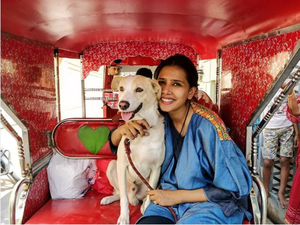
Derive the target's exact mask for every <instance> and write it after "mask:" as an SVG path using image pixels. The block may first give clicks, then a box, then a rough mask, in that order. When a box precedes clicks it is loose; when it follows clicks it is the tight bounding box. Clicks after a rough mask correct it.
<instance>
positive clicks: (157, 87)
mask: <svg viewBox="0 0 300 225" xmlns="http://www.w3.org/2000/svg"><path fill="white" fill-rule="evenodd" d="M151 84H152V87H153V90H154V93H155V95H156V99H157V101H158V100H159V99H160V96H161V87H160V85H159V83H158V81H157V80H155V79H151Z"/></svg>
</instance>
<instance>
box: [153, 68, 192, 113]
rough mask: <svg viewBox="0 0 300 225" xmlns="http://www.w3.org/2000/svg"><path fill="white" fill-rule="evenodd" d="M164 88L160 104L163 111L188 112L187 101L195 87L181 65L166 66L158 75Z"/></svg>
mask: <svg viewBox="0 0 300 225" xmlns="http://www.w3.org/2000/svg"><path fill="white" fill-rule="evenodd" d="M158 83H159V84H160V86H161V89H162V95H161V99H160V101H159V106H160V108H161V110H162V111H164V112H168V113H173V112H186V104H185V103H186V101H187V99H191V98H192V97H193V95H194V89H195V88H190V85H189V83H188V81H187V79H186V74H185V71H184V70H183V69H181V68H180V67H179V66H175V65H174V66H165V67H164V68H162V70H161V71H160V73H159V75H158Z"/></svg>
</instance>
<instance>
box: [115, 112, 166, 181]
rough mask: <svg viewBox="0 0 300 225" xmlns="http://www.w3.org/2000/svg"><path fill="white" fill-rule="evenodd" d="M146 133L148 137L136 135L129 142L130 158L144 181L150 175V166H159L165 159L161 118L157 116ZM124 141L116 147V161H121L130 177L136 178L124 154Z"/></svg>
mask: <svg viewBox="0 0 300 225" xmlns="http://www.w3.org/2000/svg"><path fill="white" fill-rule="evenodd" d="M147 132H149V134H150V135H149V136H144V137H141V136H139V135H138V137H137V138H135V139H134V140H131V141H130V150H131V153H130V157H131V159H132V161H133V163H134V165H135V166H136V168H137V169H138V170H139V172H140V173H141V174H142V175H143V177H144V178H145V179H147V178H148V177H149V175H150V172H151V170H152V167H151V165H155V166H157V165H161V164H162V162H163V159H164V157H165V146H164V124H163V116H161V115H159V118H158V120H157V124H156V125H155V126H152V127H151V128H150V129H149V130H148V131H147ZM124 140H125V137H123V138H122V140H121V143H122V144H121V143H120V145H119V147H118V159H123V160H122V161H123V163H125V164H126V166H127V167H128V172H129V174H130V175H131V177H136V178H137V175H136V173H135V172H134V170H133V169H132V168H131V165H130V163H129V160H128V158H127V155H126V153H125V146H124V144H123V143H124ZM149 165H150V166H149Z"/></svg>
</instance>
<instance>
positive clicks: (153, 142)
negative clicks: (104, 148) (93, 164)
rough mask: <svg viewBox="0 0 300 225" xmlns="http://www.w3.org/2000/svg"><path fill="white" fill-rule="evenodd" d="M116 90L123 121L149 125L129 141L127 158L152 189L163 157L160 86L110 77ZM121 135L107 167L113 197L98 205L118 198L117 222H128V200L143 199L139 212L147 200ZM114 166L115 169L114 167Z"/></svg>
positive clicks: (140, 79) (134, 78)
mask: <svg viewBox="0 0 300 225" xmlns="http://www.w3.org/2000/svg"><path fill="white" fill-rule="evenodd" d="M116 87H117V89H118V90H119V103H118V107H119V111H120V112H121V115H122V118H123V120H125V121H127V120H142V119H144V120H146V121H147V122H148V124H149V126H150V129H149V130H148V131H147V132H149V134H150V135H149V136H144V137H141V136H140V135H138V137H137V138H135V139H134V140H132V141H130V149H131V154H130V156H131V158H132V161H133V163H134V165H135V167H136V168H137V170H138V171H139V172H140V173H141V174H142V176H143V177H144V178H145V179H146V180H147V181H148V183H149V184H150V186H151V187H152V188H154V189H155V188H156V187H157V183H158V180H159V176H160V169H161V165H162V163H163V160H164V156H165V146H164V125H163V116H162V115H160V113H159V112H158V100H159V99H160V96H161V88H160V86H159V84H158V82H157V81H156V80H152V79H149V78H146V77H143V76H137V75H134V76H127V77H114V79H113V81H112V88H113V89H115V88H116ZM125 138H126V137H125V136H123V137H122V139H121V142H120V144H119V147H118V153H117V156H118V157H117V161H115V160H113V161H111V163H110V164H109V166H108V169H107V177H108V179H109V181H110V183H111V185H112V186H113V187H114V194H113V196H109V197H106V198H103V199H102V200H101V204H103V205H105V204H110V203H111V202H113V201H116V200H119V199H120V207H121V213H120V217H119V219H118V224H129V207H128V202H130V203H131V204H132V205H138V204H139V201H140V200H143V205H142V206H141V212H142V213H144V211H145V209H146V207H147V206H148V205H149V203H150V199H149V197H147V198H145V196H146V194H145V192H146V190H147V187H146V185H145V184H144V183H143V182H142V181H141V179H140V178H139V177H138V175H137V174H136V172H135V171H134V170H133V169H132V167H131V165H130V163H129V161H128V158H127V155H126V153H125V146H124V140H125ZM116 168H117V169H116Z"/></svg>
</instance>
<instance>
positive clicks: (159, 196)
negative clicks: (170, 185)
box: [146, 190, 181, 206]
mask: <svg viewBox="0 0 300 225" xmlns="http://www.w3.org/2000/svg"><path fill="white" fill-rule="evenodd" d="M146 194H147V195H149V198H150V200H152V201H153V202H154V204H158V205H161V206H172V205H177V204H180V203H181V197H180V195H179V193H178V191H173V190H151V191H147V192H146Z"/></svg>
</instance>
